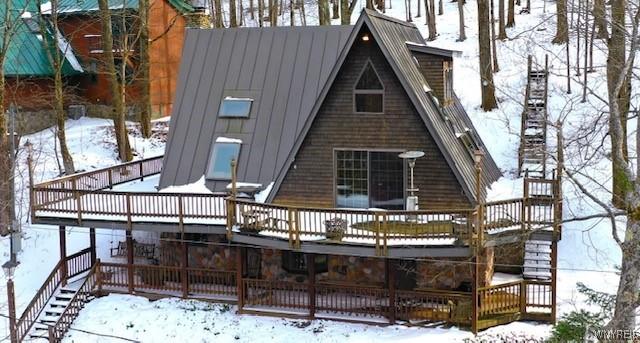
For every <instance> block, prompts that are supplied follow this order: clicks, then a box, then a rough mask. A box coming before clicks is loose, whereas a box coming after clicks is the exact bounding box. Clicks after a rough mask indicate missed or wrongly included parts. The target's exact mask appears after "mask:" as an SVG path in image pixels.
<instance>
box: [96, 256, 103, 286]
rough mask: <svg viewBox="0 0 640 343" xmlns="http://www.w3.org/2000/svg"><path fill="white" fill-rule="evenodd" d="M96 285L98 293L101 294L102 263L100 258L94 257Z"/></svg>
mask: <svg viewBox="0 0 640 343" xmlns="http://www.w3.org/2000/svg"><path fill="white" fill-rule="evenodd" d="M96 286H97V288H98V295H100V294H102V264H101V263H100V259H96Z"/></svg>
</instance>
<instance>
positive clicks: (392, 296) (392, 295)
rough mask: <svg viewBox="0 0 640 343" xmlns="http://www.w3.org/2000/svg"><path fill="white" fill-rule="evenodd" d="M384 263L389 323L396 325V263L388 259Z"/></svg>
mask: <svg viewBox="0 0 640 343" xmlns="http://www.w3.org/2000/svg"><path fill="white" fill-rule="evenodd" d="M384 261H385V264H384V266H385V272H386V274H387V277H386V279H387V287H388V289H389V323H390V324H394V323H395V322H396V264H395V261H393V260H391V259H388V258H386V259H385V260H384Z"/></svg>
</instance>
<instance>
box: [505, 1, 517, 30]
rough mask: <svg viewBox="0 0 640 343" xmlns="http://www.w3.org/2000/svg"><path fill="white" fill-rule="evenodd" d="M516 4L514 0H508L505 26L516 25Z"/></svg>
mask: <svg viewBox="0 0 640 343" xmlns="http://www.w3.org/2000/svg"><path fill="white" fill-rule="evenodd" d="M515 14H516V5H515V3H514V0H509V8H508V10H507V27H514V26H516V15H515Z"/></svg>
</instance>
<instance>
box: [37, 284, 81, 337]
mask: <svg viewBox="0 0 640 343" xmlns="http://www.w3.org/2000/svg"><path fill="white" fill-rule="evenodd" d="M85 274H86V273H85ZM85 278H86V275H81V276H79V277H76V278H74V279H73V280H71V281H70V282H69V283H68V284H67V285H65V286H60V287H58V289H57V290H56V291H55V292H54V295H53V296H52V297H51V299H50V300H49V302H48V303H47V305H46V306H45V308H44V310H43V311H42V313H41V314H40V316H38V319H37V320H36V322H35V324H34V325H33V327H32V328H31V331H30V332H29V334H28V335H27V337H28V340H42V339H44V340H49V327H50V326H53V325H55V324H56V323H57V322H58V320H59V319H60V316H61V315H62V313H63V312H64V311H65V310H66V309H67V308H68V307H69V306H80V308H78V310H81V309H82V307H84V303H86V302H88V301H89V300H91V299H92V298H93V295H92V294H90V293H86V292H83V294H79V296H81V297H84V299H85V301H82V302H79V303H78V302H76V305H73V304H70V302H71V300H72V299H73V297H74V296H76V294H78V293H79V292H80V291H79V289H80V286H81V285H82V283H83V282H84V280H85Z"/></svg>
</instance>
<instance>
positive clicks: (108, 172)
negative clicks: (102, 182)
mask: <svg viewBox="0 0 640 343" xmlns="http://www.w3.org/2000/svg"><path fill="white" fill-rule="evenodd" d="M107 175H108V176H109V189H113V169H111V168H109V169H107Z"/></svg>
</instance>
